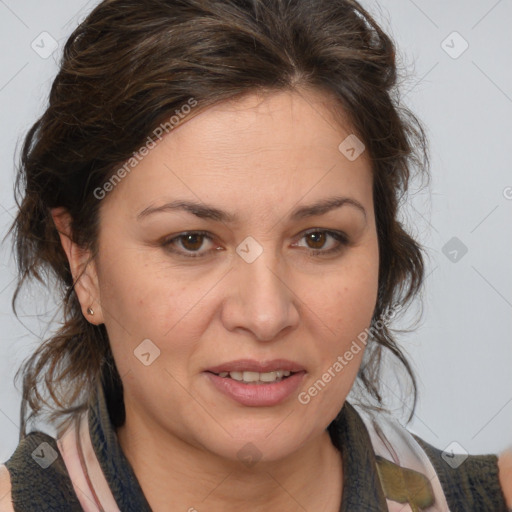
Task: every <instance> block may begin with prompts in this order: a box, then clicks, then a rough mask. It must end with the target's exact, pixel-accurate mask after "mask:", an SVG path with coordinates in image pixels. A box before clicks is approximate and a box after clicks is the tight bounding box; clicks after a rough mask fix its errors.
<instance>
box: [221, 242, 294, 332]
mask: <svg viewBox="0 0 512 512" xmlns="http://www.w3.org/2000/svg"><path fill="white" fill-rule="evenodd" d="M234 265H235V268H234V269H233V270H232V271H231V272H230V273H229V275H230V283H229V285H228V289H229V290H230V293H229V295H228V297H227V298H226V299H225V300H224V301H223V308H222V321H223V324H224V326H225V327H226V329H228V330H229V331H236V330H245V331H249V332H250V333H251V335H252V336H253V337H255V338H256V339H258V340H259V341H272V340H275V339H276V338H278V337H279V336H280V335H281V334H282V331H284V330H293V329H295V328H296V327H297V325H298V323H299V319H300V315H299V303H300V301H299V299H298V297H297V296H296V295H295V294H294V293H293V291H292V290H293V283H291V282H289V281H290V275H289V273H288V272H286V269H285V267H284V265H283V264H282V262H281V260H280V259H279V257H278V256H277V255H273V254H271V251H270V250H264V251H263V253H262V254H261V255H260V256H259V257H258V258H257V259H256V260H255V261H253V262H252V263H248V262H247V261H245V260H244V259H243V258H236V261H235V263H234Z"/></svg>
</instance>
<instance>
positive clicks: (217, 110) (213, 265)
mask: <svg viewBox="0 0 512 512" xmlns="http://www.w3.org/2000/svg"><path fill="white" fill-rule="evenodd" d="M350 134H351V131H350V129H349V128H347V129H346V130H344V129H341V128H340V127H339V126H338V125H337V124H336V123H335V121H334V119H333V118H332V117H331V114H330V111H329V103H328V100H327V97H326V96H323V95H321V94H320V93H313V92H303V93H300V94H299V93H296V92H295V93H291V92H279V93H274V94H272V95H269V96H267V97H265V98H262V97H257V96H254V95H251V96H246V97H244V98H243V99H242V100H239V101H238V102H237V103H234V102H229V103H223V104H220V105H218V106H215V107H212V108H209V109H206V110H204V111H202V112H201V113H198V114H197V115H193V116H192V117H191V118H190V119H189V120H187V121H186V122H185V123H184V124H182V125H181V126H179V127H177V128H175V129H174V130H172V131H171V132H170V133H169V134H168V135H166V136H165V137H164V138H163V139H162V140H161V141H160V142H159V143H158V145H156V147H154V148H153V149H152V150H150V151H149V153H148V154H147V156H145V157H144V158H143V159H142V161H141V162H140V163H139V164H138V165H137V166H136V167H135V168H134V169H133V170H131V172H129V173H128V174H127V176H126V177H124V179H122V181H121V182H120V183H119V184H117V185H116V186H115V188H114V190H113V191H111V192H110V193H109V194H108V195H107V197H106V198H105V199H103V200H102V201H103V203H102V205H101V213H100V235H99V255H98V258H97V260H96V261H95V262H94V268H95V271H96V275H97V280H96V281H95V288H93V289H92V294H93V296H94V298H95V302H94V306H93V309H95V310H96V311H98V314H95V316H94V317H90V319H91V320H92V321H94V322H95V323H97V322H98V321H100V322H104V323H105V325H106V328H107V331H108V335H109V339H110V342H111V346H112V351H113V354H114V358H115V361H116V364H117V367H118V370H119V373H120V375H121V377H122V380H123V384H124V393H125V406H126V412H127V418H128V423H127V424H129V423H130V422H131V425H138V428H141V429H145V428H146V429H148V432H149V431H151V433H152V434H151V435H152V436H153V438H154V439H157V440H158V441H159V442H163V443H165V442H170V443H186V444H187V445H188V446H193V447H196V448H199V449H201V450H205V451H207V452H210V453H211V454H214V455H218V456H221V457H223V458H228V459H233V460H236V459H237V458H240V457H241V456H242V457H243V455H244V450H249V451H250V450H254V451H257V452H256V453H259V455H258V457H259V456H261V457H263V459H264V460H277V459H279V458H282V457H285V456H287V455H289V454H291V453H293V452H295V451H296V450H298V449H300V448H301V447H303V446H305V444H306V442H308V441H311V440H313V439H314V438H315V437H318V436H320V435H321V434H322V432H323V431H324V430H325V428H326V427H327V425H328V424H329V423H330V422H331V421H332V419H333V418H334V417H335V416H336V414H337V413H338V412H339V410H340V409H341V407H342V405H343V403H344V401H345V398H346V396H347V394H348V392H349V390H350V388H351V386H352V384H353V381H354V379H355V377H356V374H357V371H358V368H359V365H360V362H361V358H362V355H363V350H359V351H356V350H352V355H353V358H352V359H351V360H348V359H347V358H346V357H344V354H345V353H346V352H347V351H349V349H350V347H351V346H352V347H354V345H353V341H354V340H357V336H358V334H360V333H361V332H362V331H364V329H365V328H366V327H368V326H369V324H370V321H371V317H372V313H373V311H374V307H375V304H376V298H377V285H378V266H379V254H378V242H377V233H376V226H375V218H374V208H373V197H372V177H371V171H370V163H369V161H368V159H367V157H366V154H365V153H364V152H363V153H362V154H361V155H360V156H359V157H357V158H355V159H354V157H355V156H357V152H358V149H359V148H355V150H354V151H352V150H351V149H350V147H352V146H353V144H352V146H350V141H351V139H348V141H346V142H345V143H344V145H342V149H341V150H340V149H339V146H340V144H341V143H342V142H343V141H344V140H345V139H346V138H347V136H349V135H350ZM347 145H348V146H349V147H347ZM334 198H336V199H340V198H348V199H349V200H350V201H351V202H345V203H344V204H340V203H338V205H337V206H335V207H332V208H324V207H318V208H311V207H312V206H314V205H318V204H323V203H328V202H329V201H331V202H332V201H333V199H334ZM172 204H174V206H172ZM180 204H181V205H182V206H181V207H180ZM192 204H193V206H184V205H192ZM165 205H168V206H165ZM331 206H332V204H331ZM198 232H201V234H198ZM330 232H331V233H330ZM308 233H309V234H308ZM332 233H334V234H332ZM336 234H340V235H342V237H346V238H347V239H348V242H347V243H346V244H345V243H343V242H342V241H341V242H340V241H338V239H337V238H336ZM185 235H188V236H185ZM179 237H181V238H179ZM341 240H343V239H341ZM315 251H316V253H315ZM88 305H89V304H83V306H84V307H87V306H88ZM148 340H149V341H148ZM359 346H361V343H359ZM339 357H341V358H342V359H343V361H344V363H343V364H342V363H340V359H339ZM337 361H338V363H339V364H340V365H341V367H342V368H341V369H340V366H339V365H336V364H335V363H336V362H337ZM334 368H336V369H334ZM244 370H245V371H247V372H248V373H245V374H244V373H243V372H244ZM279 370H286V371H290V372H292V373H291V374H290V376H288V377H285V376H286V374H283V377H284V378H282V380H281V381H279V377H280V375H279V373H272V372H277V371H279ZM227 372H233V373H227ZM326 372H327V373H329V372H330V373H329V375H330V378H328V377H326V376H325V374H326ZM262 373H263V374H264V375H262ZM226 375H227V376H226ZM241 378H243V379H244V380H248V381H252V380H254V379H257V380H258V381H259V383H255V382H253V383H249V384H246V383H244V382H240V381H239V379H241ZM275 379H277V381H275V382H272V381H273V380H275ZM318 381H321V382H320V383H318ZM315 382H316V383H317V384H316V387H315V389H316V393H315V391H311V392H310V391H308V390H310V388H311V387H312V386H314V384H315ZM248 443H252V445H254V447H255V448H254V447H251V448H248V446H250V445H248Z"/></svg>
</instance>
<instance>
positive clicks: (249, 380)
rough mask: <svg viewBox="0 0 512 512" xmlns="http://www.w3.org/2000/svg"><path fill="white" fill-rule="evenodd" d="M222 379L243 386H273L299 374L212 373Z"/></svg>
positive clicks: (283, 371)
mask: <svg viewBox="0 0 512 512" xmlns="http://www.w3.org/2000/svg"><path fill="white" fill-rule="evenodd" d="M209 373H213V374H214V375H217V376H218V377H222V378H223V379H232V380H236V381H237V382H241V383H243V384H263V385H264V384H273V383H276V382H281V381H283V380H286V379H288V378H289V377H290V376H292V375H294V374H296V373H300V372H292V371H290V370H281V369H279V370H275V371H270V372H254V371H231V372H218V373H216V372H212V371H210V372H209Z"/></svg>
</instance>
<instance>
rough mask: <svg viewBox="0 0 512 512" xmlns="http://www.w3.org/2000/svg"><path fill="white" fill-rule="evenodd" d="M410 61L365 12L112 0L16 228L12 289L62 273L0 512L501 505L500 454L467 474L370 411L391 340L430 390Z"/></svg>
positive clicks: (54, 112)
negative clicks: (419, 369) (415, 219)
mask: <svg viewBox="0 0 512 512" xmlns="http://www.w3.org/2000/svg"><path fill="white" fill-rule="evenodd" d="M394 56H395V53H394V47H393V44H392V42H391V40H390V39H389V38H388V37H387V36H386V35H385V34H384V33H383V32H382V30H381V29H380V28H379V26H378V25H377V24H376V23H375V21H374V20H373V19H372V18H371V17H370V15H369V14H368V13H367V12H365V11H364V10H363V9H362V8H361V7H360V6H359V5H358V4H357V3H356V2H353V1H349V0H345V1H338V2H332V0H316V1H315V2H309V1H306V0H289V1H284V0H283V1H278V0H254V1H252V2H248V1H242V0H214V1H208V2H204V1H201V0H174V1H170V0H167V1H165V0H147V1H145V2H140V1H133V0H106V1H104V2H102V3H101V4H100V5H98V6H97V7H96V8H95V9H94V11H93V12H92V13H91V14H90V15H89V16H88V17H87V19H86V20H85V21H84V22H83V23H82V24H81V25H80V26H79V27H78V28H77V29H76V31H75V32H74V33H73V34H72V35H71V37H70V39H69V40H68V42H67V44H66V46H65V49H64V57H63V61H62V64H61V69H60V71H59V74H58V76H57V77H56V79H55V81H54V83H53V87H52V90H51V94H50V104H49V106H48V108H47V110H46V112H45V113H44V115H43V116H42V117H41V119H40V120H39V121H37V123H36V124H35V125H34V126H33V128H32V129H31V130H30V132H29V133H28V135H27V137H26V140H25V144H24V147H23V150H22V160H21V166H20V171H19V175H18V181H17V185H18V187H17V192H18V197H19V207H20V209H19V212H18V215H17V217H16V220H15V222H14V224H13V226H12V228H11V229H12V231H13V233H14V240H15V247H16V254H17V262H18V265H19V272H20V281H19V285H18V289H17V291H18V290H19V289H20V287H21V286H22V285H23V284H24V282H25V281H26V280H28V279H30V278H32V277H36V278H41V279H42V278H43V277H44V276H45V275H46V276H48V277H50V276H52V277H56V278H57V282H58V283H59V284H60V285H61V289H62V293H63V304H64V319H65V322H64V324H63V326H62V328H61V329H60V330H59V331H58V332H57V333H56V334H55V335H54V336H52V337H51V338H49V339H48V340H46V341H45V343H44V344H43V345H42V346H41V347H40V348H39V349H38V350H37V351H36V353H35V354H34V355H33V356H32V357H31V359H30V360H29V361H28V362H27V364H26V365H25V366H24V368H23V395H24V402H23V404H24V407H25V406H28V407H29V409H30V410H29V411H27V410H26V409H25V408H23V409H22V418H23V426H22V432H21V441H20V444H19V446H18V448H17V449H16V451H15V453H14V454H13V455H12V457H11V458H10V459H9V460H8V461H6V463H5V465H4V466H3V467H2V470H1V473H0V474H1V475H2V477H1V478H2V487H1V489H2V490H1V492H0V497H3V500H2V506H1V508H0V510H2V511H10V510H45V509H46V510H86V511H89V510H91V511H92V510H94V511H96V510H105V511H114V510H121V511H131V510H133V511H144V510H154V511H161V510H162V511H163V510H172V511H174V510H177V511H179V510H183V511H186V510H188V511H189V512H192V511H196V510H197V511H203V510H208V511H232V510H239V509H240V507H241V506H243V507H244V508H246V509H249V510H251V511H262V510H280V511H295V510H308V511H309V510H311V511H324V512H334V511H339V510H342V511H358V510H361V511H368V510H413V511H417V510H475V511H477V510H478V511H480V510H506V509H507V506H509V507H510V506H511V504H512V489H511V487H512V484H511V477H510V472H511V467H512V464H511V463H510V462H509V459H507V456H505V455H503V456H502V457H501V458H500V460H499V462H498V459H497V457H496V456H494V455H487V456H471V457H469V458H468V459H467V460H466V461H464V462H463V463H462V464H460V465H457V467H456V468H454V467H452V466H450V465H449V464H448V463H446V462H445V461H444V459H443V458H442V454H441V452H440V451H439V450H437V449H436V448H434V447H432V446H430V445H429V444H428V443H426V442H424V441H423V440H421V439H420V438H418V437H416V436H413V435H411V434H409V433H408V432H407V431H406V430H405V429H404V428H402V427H400V426H399V425H398V424H397V423H396V422H394V421H393V420H392V418H390V417H389V416H388V415H387V413H386V412H385V410H384V409H383V408H382V407H380V406H379V404H380V403H381V402H382V400H381V396H380V392H379V363H380V360H381V356H382V354H383V352H384V350H385V349H387V350H389V351H391V353H392V354H394V355H395V356H396V357H397V358H398V359H399V360H400V361H401V362H402V363H403V365H404V366H405V369H406V370H407V372H408V373H409V375H410V377H411V379H412V382H413V385H414V384H415V381H414V375H413V374H412V371H411V369H410V367H409V365H408V363H407V360H406V359H405V357H404V356H403V354H402V352H401V351H400V349H399V347H398V346H397V345H396V343H395V340H394V339H393V336H392V334H391V331H390V328H389V327H388V323H389V321H390V320H391V319H392V318H393V317H394V316H395V314H396V313H397V311H399V310H400V309H401V308H403V307H405V306H406V305H407V304H408V303H410V301H412V299H414V298H415V296H416V295H417V294H418V293H419V291H420V289H421V285H422V281H423V257H422V252H421V247H420V246H419V244H418V243H417V242H415V241H414V240H413V239H412V238H411V237H410V236H409V235H408V234H407V233H406V232H405V230H404V229H403V227H402V226H401V224H400V222H399V221H398V220H397V213H398V211H397V209H398V204H399V201H400V199H401V198H402V197H403V195H404V194H405V193H406V191H407V186H408V181H409V178H410V176H411V173H412V170H413V167H414V166H416V167H417V168H418V169H419V171H420V172H421V173H422V175H424V176H425V177H427V160H428V159H427V157H426V150H425V137H424V134H423V131H422V129H421V126H420V125H419V123H418V122H417V121H416V119H415V118H414V116H413V115H412V114H410V113H409V112H407V111H405V110H403V109H399V108H398V107H397V105H396V103H395V101H394V96H393V94H394V87H395V81H396V68H395V60H394ZM16 295H17V294H16ZM16 295H15V297H14V301H15V300H16ZM384 353H385V352H384ZM356 378H357V381H356ZM356 383H358V384H360V385H361V386H362V387H363V388H364V389H365V390H366V391H367V394H368V397H370V398H373V399H374V401H376V402H377V404H376V405H377V406H376V407H373V408H371V407H368V406H367V407H365V406H362V405H356V404H351V403H350V402H349V401H347V395H348V394H349V392H350V391H351V390H352V389H354V386H355V385H356ZM413 402H415V395H414V396H413ZM48 410H49V411H50V412H51V414H50V416H49V418H50V419H51V420H52V421H54V422H55V425H56V426H57V427H58V430H57V432H58V434H57V436H56V437H55V438H52V437H50V436H48V435H46V434H44V433H42V432H37V431H36V432H31V433H29V434H27V432H26V425H27V423H28V421H29V420H30V419H33V418H35V417H37V416H42V415H43V413H44V412H45V411H48ZM452 455H453V454H452ZM498 464H499V465H498ZM453 466H455V464H454V465H453Z"/></svg>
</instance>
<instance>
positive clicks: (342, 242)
mask: <svg viewBox="0 0 512 512" xmlns="http://www.w3.org/2000/svg"><path fill="white" fill-rule="evenodd" d="M313 233H315V234H318V233H326V234H328V235H330V236H331V237H332V238H334V239H335V240H336V241H337V242H338V243H339V245H338V246H337V247H335V248H333V249H328V250H327V251H325V250H322V249H308V252H309V254H310V255H312V256H320V257H322V256H325V255H328V254H335V253H338V252H340V251H341V250H342V249H344V248H345V246H347V245H348V244H349V239H348V237H347V236H346V235H345V233H341V232H338V231H330V230H326V229H323V230H320V229H316V230H311V231H308V232H306V233H304V234H303V235H302V236H301V238H300V239H302V238H304V237H306V236H307V235H311V234H313ZM188 235H196V236H204V237H205V238H207V239H209V240H213V238H212V237H211V236H210V235H209V234H208V233H207V232H206V231H187V232H185V233H182V234H181V235H178V236H175V237H173V238H171V239H169V240H165V241H164V242H163V243H162V246H163V247H164V248H166V249H167V250H169V251H170V252H173V253H177V254H179V255H181V256H184V257H185V258H204V257H205V255H206V254H208V252H213V251H214V249H213V250H210V251H206V253H196V254H194V253H193V252H189V253H188V254H187V253H183V252H181V251H176V250H174V249H171V248H170V246H171V245H172V244H173V243H174V242H175V241H176V240H180V239H182V238H184V237H186V236H188Z"/></svg>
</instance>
